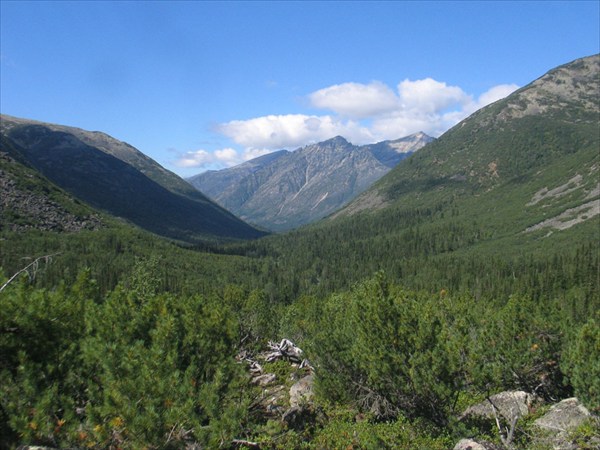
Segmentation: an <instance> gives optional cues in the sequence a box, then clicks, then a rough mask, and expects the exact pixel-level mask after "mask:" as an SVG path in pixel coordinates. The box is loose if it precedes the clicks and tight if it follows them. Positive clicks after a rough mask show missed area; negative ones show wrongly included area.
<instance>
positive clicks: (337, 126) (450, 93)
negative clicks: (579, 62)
mask: <svg viewBox="0 0 600 450" xmlns="http://www.w3.org/2000/svg"><path fill="white" fill-rule="evenodd" d="M516 89H518V86H516V85H514V84H502V85H498V86H494V87H492V88H490V89H489V90H488V91H486V92H484V93H483V94H481V95H480V96H479V97H478V98H477V99H474V97H473V95H470V94H467V93H466V92H465V91H464V90H463V89H461V88H460V87H458V86H449V85H447V84H446V83H444V82H440V81H437V80H434V79H432V78H425V79H422V80H415V81H411V80H408V79H406V80H404V81H402V82H400V83H399V84H398V85H397V92H394V91H393V90H392V89H391V88H390V87H388V86H387V85H385V84H384V83H381V82H379V81H373V82H371V83H369V84H360V83H343V84H336V85H333V86H330V87H327V88H324V89H320V90H318V91H315V92H313V93H311V94H309V95H308V100H309V103H310V104H311V106H313V107H315V108H319V109H325V110H328V111H331V112H332V114H324V115H305V114H287V115H268V116H262V117H255V118H251V119H248V120H233V121H230V122H226V123H221V124H219V125H217V127H216V131H217V132H219V133H220V134H222V135H224V136H227V137H228V138H230V139H232V140H233V141H234V142H235V143H237V144H238V145H240V146H242V147H243V148H244V150H243V151H242V152H241V153H240V152H236V151H235V150H234V149H223V150H218V151H215V152H214V153H213V154H212V155H213V159H212V160H210V161H207V160H206V158H207V156H206V154H205V153H206V152H205V151H204V150H200V151H198V152H190V153H188V154H186V155H183V156H182V158H181V159H180V160H179V164H190V165H187V166H181V165H180V167H192V166H191V164H193V161H198V165H197V166H193V167H207V166H208V165H210V164H213V165H214V164H221V165H225V166H231V165H234V164H239V163H241V162H243V161H247V160H249V159H252V158H255V157H257V156H260V155H264V154H266V153H269V152H270V151H273V150H278V149H283V148H285V149H288V150H293V149H296V148H298V147H301V146H304V145H308V144H310V143H314V142H319V141H323V140H326V139H329V138H332V137H334V136H336V135H341V136H344V137H345V138H346V139H348V140H349V141H350V142H352V143H355V144H366V143H372V142H378V141H382V140H386V139H397V138H400V137H403V136H407V135H409V134H412V133H416V132H418V131H424V132H425V133H427V134H429V135H431V136H436V137H437V136H439V135H441V134H442V133H444V132H445V131H446V130H448V129H449V128H451V127H453V126H454V125H456V124H457V123H458V122H460V121H461V120H463V119H464V118H466V117H467V116H469V115H470V114H472V113H473V112H475V111H476V110H477V109H479V108H482V107H483V106H486V105H488V104H490V103H492V102H494V101H496V100H499V99H501V98H504V97H505V96H507V95H508V94H510V93H511V92H513V91H515V90H516Z"/></svg>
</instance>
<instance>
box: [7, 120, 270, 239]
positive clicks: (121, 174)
mask: <svg viewBox="0 0 600 450" xmlns="http://www.w3.org/2000/svg"><path fill="white" fill-rule="evenodd" d="M0 119H1V120H0V130H1V134H2V138H3V141H2V151H3V152H5V153H7V154H9V155H10V156H11V157H12V158H13V159H14V160H16V161H20V162H22V163H25V164H27V165H29V166H30V167H32V168H34V169H36V170H37V171H39V172H40V173H41V174H42V175H43V176H44V177H46V178H47V179H49V180H51V181H52V182H53V183H55V184H56V185H57V186H59V187H61V188H63V189H65V190H66V191H68V192H69V193H70V194H71V195H73V196H74V197H76V198H78V199H80V200H82V201H84V202H86V203H88V204H89V205H91V206H92V207H94V208H98V209H100V210H103V211H106V212H108V213H110V214H112V215H114V216H117V217H120V218H123V219H126V220H127V221H130V222H132V223H134V224H135V225H138V226H140V227H142V228H144V229H147V230H149V231H152V232H154V233H156V234H159V235H163V236H167V237H171V238H175V239H180V240H186V241H194V240H197V239H231V238H234V239H239V238H253V237H258V236H261V235H263V234H264V233H262V232H261V231H258V230H257V229H255V228H253V227H251V226H249V225H248V224H246V223H244V222H243V221H241V220H239V219H238V218H236V217H235V216H233V215H232V214H231V213H229V212H228V211H226V210H224V209H223V208H221V207H220V206H218V205H217V204H215V203H214V202H212V201H211V200H209V199H208V198H206V197H205V196H204V195H202V194H201V193H200V192H198V191H196V190H195V189H193V188H192V187H191V186H189V184H187V183H186V182H185V181H183V180H182V179H181V178H179V177H177V176H176V175H175V174H173V173H171V172H169V171H167V170H165V169H164V168H162V167H161V166H160V165H159V164H157V163H156V162H154V161H153V160H152V159H150V158H148V157H147V156H145V155H143V154H142V153H141V152H139V151H138V150H136V149H135V148H133V147H132V146H130V145H128V144H126V143H124V142H121V141H118V140H116V139H114V138H112V137H110V136H108V135H106V134H104V133H99V132H90V131H84V130H81V129H77V128H71V127H65V126H61V125H53V124H45V123H41V122H36V121H31V120H27V119H18V118H14V117H10V116H6V115H2V116H1V118H0Z"/></svg>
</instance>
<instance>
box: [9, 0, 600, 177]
mask: <svg viewBox="0 0 600 450" xmlns="http://www.w3.org/2000/svg"><path fill="white" fill-rule="evenodd" d="M599 5H600V2H598V1H579V2H578V1H566V2H561V1H537V2H525V1H518V2H509V1H501V2H489V1H485V2H476V1H468V2H451V1H443V2H433V1H431V2H425V1H422V2H421V1H420V2H408V1H398V2H374V1H370V2H358V1H356V2H334V1H331V2H288V1H286V2H274V1H269V2H250V1H247V2H192V1H186V2H175V1H171V2H161V1H151V2H143V1H137V2H125V1H107V2H102V1H93V2H91V1H90V2H68V1H61V2H53V1H42V2H34V1H7V0H1V1H0V13H1V14H0V20H1V23H0V25H1V27H0V37H1V39H0V69H1V72H0V75H1V76H0V83H1V84H0V94H1V95H0V110H1V112H2V113H3V114H9V115H13V116H17V117H24V118H30V119H35V120H41V121H45V122H52V123H59V124H62V125H69V126H76V127H80V128H84V129H88V130H99V131H104V132H106V133H108V134H110V135H112V136H114V137H116V138H117V139H120V140H123V141H126V142H128V143H130V144H131V145H133V146H135V147H136V148H138V149H139V150H141V151H142V152H144V153H145V154H147V155H149V156H150V157H152V158H153V159H155V160H156V161H157V162H159V163H160V164H161V165H163V166H165V167H166V168H167V169H169V170H172V171H174V172H176V173H178V174H180V175H181V176H191V175H194V174H197V173H199V172H202V171H204V170H206V169H215V168H222V167H226V166H230V165H233V164H237V163H240V162H242V161H244V160H247V159H249V158H251V157H254V156H258V155H260V154H264V153H266V152H269V151H273V150H276V149H280V148H287V149H290V150H292V149H295V148H298V147H300V146H302V145H306V144H308V143H311V142H316V141H321V140H324V139H327V138H330V137H333V136H335V135H338V134H340V135H343V136H344V137H346V138H347V139H348V140H350V141H351V142H353V143H356V144H362V143H367V142H375V141H380V140H384V139H396V138H400V137H403V136H405V135H408V134H411V133H414V132H417V131H421V130H422V131H425V132H426V133H429V134H431V135H434V136H439V135H440V134H441V133H443V132H444V131H445V130H447V129H448V128H449V127H451V126H452V125H454V124H455V123H457V121H459V120H461V119H462V118H464V117H466V116H467V115H469V114H470V113H472V112H473V111H474V110H476V109H477V108H479V107H481V106H483V105H485V104H487V103H489V102H491V101H494V100H497V99H498V98H501V97H503V96H505V95H507V94H508V93H510V92H512V91H513V90H514V89H516V88H517V87H520V86H523V85H525V84H527V83H529V82H531V81H533V80H534V79H536V78H538V77H540V76H542V75H543V74H544V73H545V72H547V71H548V70H550V69H552V68H554V67H556V66H558V65H560V64H564V63H567V62H570V61H572V60H574V59H576V58H579V57H583V56H588V55H591V54H595V53H598V52H599V46H600V31H599V22H600V12H599Z"/></svg>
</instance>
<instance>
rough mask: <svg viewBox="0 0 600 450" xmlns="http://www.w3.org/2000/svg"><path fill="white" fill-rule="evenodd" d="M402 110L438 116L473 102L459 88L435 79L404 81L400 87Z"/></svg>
mask: <svg viewBox="0 0 600 450" xmlns="http://www.w3.org/2000/svg"><path fill="white" fill-rule="evenodd" d="M398 93H399V95H400V101H401V104H402V106H401V109H402V110H409V111H415V113H416V114H418V115H422V114H438V113H441V112H443V111H444V110H446V109H448V108H450V107H455V108H460V107H461V106H462V105H465V104H468V103H470V102H471V97H470V96H469V95H467V94H466V93H465V92H464V91H463V90H462V89H461V88H459V87H457V86H448V85H447V84H446V83H443V82H440V81H436V80H434V79H433V78H425V79H423V80H416V81H410V80H404V81H402V82H401V83H400V84H399V85H398Z"/></svg>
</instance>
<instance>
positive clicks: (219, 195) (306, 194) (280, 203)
mask: <svg viewBox="0 0 600 450" xmlns="http://www.w3.org/2000/svg"><path fill="white" fill-rule="evenodd" d="M432 140H433V138H431V137H429V136H427V135H426V134H424V133H416V134H414V135H411V136H407V137H405V138H402V139H398V140H394V141H384V142H380V143H377V144H372V145H364V146H356V145H352V144H351V143H349V142H348V141H346V140H345V139H344V138H342V137H340V136H338V137H335V138H333V139H329V140H327V141H324V142H320V143H317V144H312V145H308V146H306V147H302V148H299V149H297V150H295V151H292V152H289V151H286V150H280V151H278V152H275V153H271V154H269V155H265V156H261V157H259V158H256V159H253V160H251V161H248V162H245V163H243V164H240V165H239V166H235V167H232V168H230V169H223V170H219V171H208V172H205V173H202V174H200V175H196V176H194V177H191V178H189V179H188V181H189V182H190V183H191V184H192V185H193V186H195V187H196V188H197V189H199V190H200V191H202V192H203V193H205V194H206V195H208V196H209V197H211V198H212V199H214V200H215V201H216V202H218V203H219V204H220V205H221V206H223V207H224V208H226V209H228V210H230V211H232V212H233V213H235V214H237V215H239V216H240V217H241V218H243V219H244V220H247V221H248V222H250V223H254V224H258V225H260V226H263V227H266V228H269V229H273V230H277V231H284V230H289V229H292V228H295V227H298V226H301V225H304V224H307V223H310V222H314V221H315V220H318V219H321V218H323V217H325V216H327V215H329V214H331V213H332V212H334V211H335V210H337V209H338V208H340V207H341V206H343V205H344V204H346V203H347V202H348V201H350V200H351V199H352V198H354V197H356V196H357V195H358V194H360V193H361V192H363V191H364V190H365V189H367V188H368V187H369V186H370V185H371V184H372V183H373V182H375V181H376V180H378V179H379V178H381V177H382V176H383V175H385V174H386V173H387V172H389V170H390V169H391V168H392V167H394V166H395V165H396V164H398V163H399V162H400V161H401V160H402V159H404V158H406V157H407V156H409V155H410V154H412V153H413V152H415V151H416V150H418V149H420V148H421V147H423V146H424V145H426V144H428V143H429V142H431V141H432Z"/></svg>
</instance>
